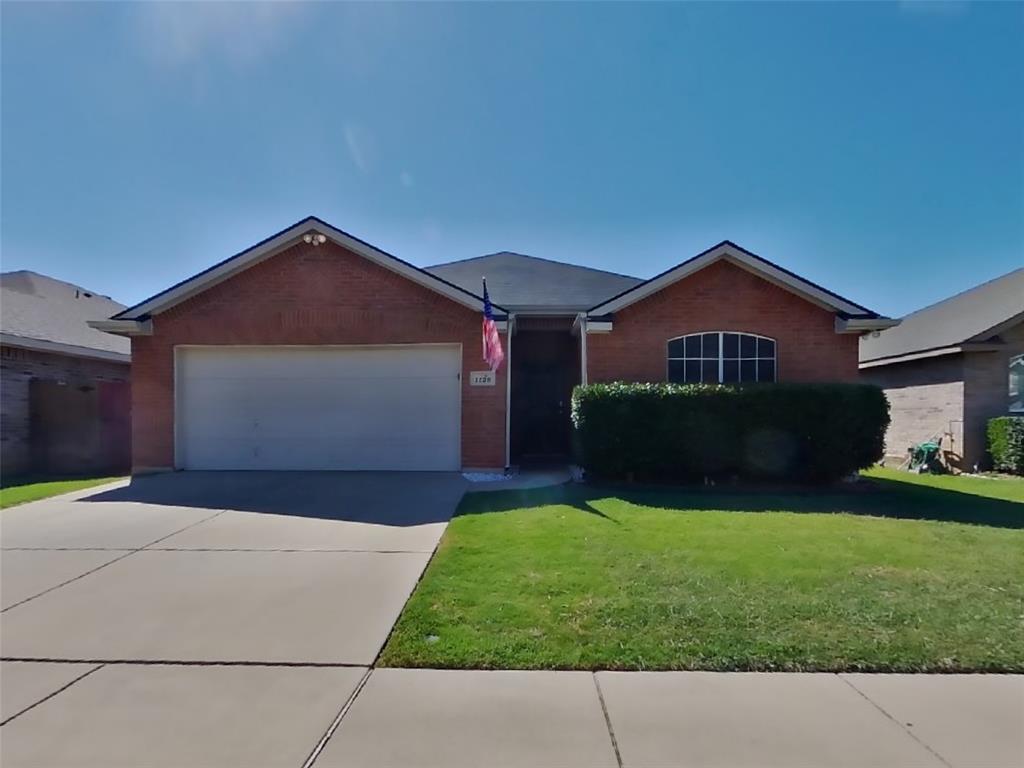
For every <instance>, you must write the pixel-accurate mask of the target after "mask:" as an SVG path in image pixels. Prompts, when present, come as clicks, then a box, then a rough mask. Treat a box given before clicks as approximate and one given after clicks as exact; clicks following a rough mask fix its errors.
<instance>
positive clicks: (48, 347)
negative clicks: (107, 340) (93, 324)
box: [0, 333, 132, 363]
mask: <svg viewBox="0 0 1024 768" xmlns="http://www.w3.org/2000/svg"><path fill="white" fill-rule="evenodd" d="M0 344H3V345H4V346H6V347H18V348H19V349H31V350H33V351H35V352H49V353H51V354H54V355H69V356H71V357H88V358H91V359H94V360H109V361H110V362H112V363H130V362H131V360H132V356H131V355H130V354H128V353H125V352H115V351H114V350H109V349H97V348H95V347H81V346H79V345H77V344H64V343H63V342H59V341H49V340H47V339H33V338H29V337H28V336H17V335H15V334H13V333H0Z"/></svg>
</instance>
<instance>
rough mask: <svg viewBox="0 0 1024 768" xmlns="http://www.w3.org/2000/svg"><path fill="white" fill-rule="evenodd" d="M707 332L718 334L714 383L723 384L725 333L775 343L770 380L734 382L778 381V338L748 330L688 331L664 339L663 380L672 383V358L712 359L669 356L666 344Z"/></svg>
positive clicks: (745, 358) (756, 358)
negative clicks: (773, 370)
mask: <svg viewBox="0 0 1024 768" xmlns="http://www.w3.org/2000/svg"><path fill="white" fill-rule="evenodd" d="M707 333H717V334H718V381H717V382H716V383H718V384H723V383H724V382H723V381H722V379H723V378H724V374H725V361H726V357H725V338H724V337H725V334H727V333H734V334H736V335H738V336H749V337H751V338H755V339H764V340H765V341H770V342H772V344H774V345H775V352H774V354H773V355H772V361H773V362H774V363H775V372H774V376H773V377H772V380H771V381H770V382H769V381H760V380H759V381H756V382H742V381H741V382H735V383H737V384H775V383H776V382H778V380H779V340H778V339H774V338H772V337H771V336H765V335H764V334H762V333H750V331H691V332H690V333H684V334H682V335H680V336H673V337H671V338H669V339H666V340H665V346H664V350H665V381H666V382H669V383H672V380H671V378H669V363H670V362H672V361H673V360H681V361H685V360H701V361H703V360H705V359H709V360H710V359H712V358H703V357H701V358H687V357H686V356H685V355H684V356H683V357H671V356H669V354H668V345H669V344H671V343H672V342H673V341H679V340H680V339H684V340H685V339H686V338H687V337H688V336H703V335H704V334H707ZM683 350H684V352H685V350H686V342H685V341H683ZM728 359H729V360H734V359H735V360H755V361H757V360H759V359H760V358H758V357H756V356H755V357H742V356H740V357H737V358H728ZM677 383H682V382H677ZM685 383H697V382H685ZM701 383H705V382H701ZM706 383H711V382H706ZM730 383H732V382H730Z"/></svg>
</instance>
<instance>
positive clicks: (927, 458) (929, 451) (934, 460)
mask: <svg viewBox="0 0 1024 768" xmlns="http://www.w3.org/2000/svg"><path fill="white" fill-rule="evenodd" d="M939 449H940V446H939V444H938V443H936V442H933V441H929V442H927V443H918V444H917V445H913V446H911V447H910V471H911V472H939V471H941V469H942V465H941V464H940V463H939Z"/></svg>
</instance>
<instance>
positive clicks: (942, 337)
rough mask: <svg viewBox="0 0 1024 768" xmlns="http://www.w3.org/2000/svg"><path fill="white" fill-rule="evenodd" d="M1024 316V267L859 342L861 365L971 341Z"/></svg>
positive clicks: (930, 307) (980, 339) (979, 339)
mask: <svg viewBox="0 0 1024 768" xmlns="http://www.w3.org/2000/svg"><path fill="white" fill-rule="evenodd" d="M1021 313H1024V267H1022V268H1021V269H1017V270H1014V271H1013V272H1010V273H1009V274H1008V275H1003V276H1002V277H997V278H996V279H995V280H990V281H989V282H987V283H982V284H981V285H979V286H976V287H974V288H971V289H970V290H967V291H964V292H963V293H958V294H957V295H956V296H951V297H950V298H948V299H945V300H943V301H940V302H939V303H937V304H932V305H931V306H929V307H925V308H924V309H919V310H917V312H912V313H911V314H909V315H907V316H906V317H904V318H903V320H902V321H901V322H900V324H899V325H897V326H896V327H895V328H889V329H888V330H885V331H882V332H881V333H879V334H878V336H877V337H870V336H869V337H864V338H862V339H861V342H860V361H861V362H862V363H864V362H868V361H870V360H877V359H879V358H885V357H898V356H901V355H910V354H914V353H915V352H924V351H927V350H933V349H942V348H944V347H953V346H958V345H960V344H963V343H965V342H968V341H983V340H984V339H985V335H986V333H987V332H988V331H990V330H991V329H993V328H996V327H998V326H999V325H1001V324H1003V323H1005V322H1007V321H1008V320H1011V319H1013V318H1014V317H1016V316H1017V315H1020V314H1021Z"/></svg>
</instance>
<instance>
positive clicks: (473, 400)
mask: <svg viewBox="0 0 1024 768" xmlns="http://www.w3.org/2000/svg"><path fill="white" fill-rule="evenodd" d="M153 329H154V332H153V335H152V336H136V337H134V338H133V339H132V378H133V382H134V383H133V387H132V409H133V424H132V430H133V434H132V446H133V466H134V468H135V470H136V471H140V470H145V469H150V468H169V467H173V466H174V347H175V346H176V345H182V344H239V345H245V344H250V345H263V344H266V345H269V344H294V345H302V344H415V343H442V342H443V343H460V344H462V371H463V376H462V463H463V465H464V466H467V467H502V466H504V465H505V389H506V387H505V372H506V367H505V366H502V368H501V370H499V372H498V375H497V381H496V382H495V386H493V387H470V386H469V383H468V382H469V375H468V374H469V372H470V371H471V370H480V369H481V368H483V367H485V366H484V365H483V364H482V361H481V359H480V356H481V353H480V314H479V312H477V311H474V310H472V309H469V308H467V307H465V306H462V305H460V304H458V303H456V302H454V301H452V300H451V299H448V298H446V297H444V296H442V295H440V294H438V293H435V292H434V291H431V290H429V289H427V288H425V287H423V286H421V285H418V284H416V283H414V282H412V281H410V280H408V279H407V278H405V277H402V276H400V275H398V274H396V273H394V272H391V271H389V270H387V269H384V268H383V267H380V266H378V265H377V264H374V263H373V262H371V261H369V260H367V259H365V258H363V257H361V256H358V255H356V254H353V253H350V252H349V251H347V250H345V249H344V248H342V247H341V246H339V245H336V244H335V243H333V242H331V241H328V242H327V243H325V244H324V245H321V246H319V247H313V246H310V245H305V244H299V245H296V246H293V247H292V248H289V249H288V250H286V251H284V252H283V253H280V254H278V255H276V256H273V257H271V258H270V259H267V260H266V261H263V262H261V263H259V264H256V265H254V266H252V267H250V268H248V269H246V270H245V271H243V272H241V273H239V274H238V275H235V276H234V277H232V278H230V279H228V280H226V281H224V282H222V283H220V284H218V285H216V286H214V287H212V288H209V289H207V290H205V291H203V292H202V293H199V294H198V295H196V296H194V297H192V298H190V299H188V300H187V301H184V302H182V303H181V304H178V305H176V306H174V307H172V308H171V309H168V310H167V311H165V312H161V313H160V314H158V315H156V316H155V317H154V318H153Z"/></svg>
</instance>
